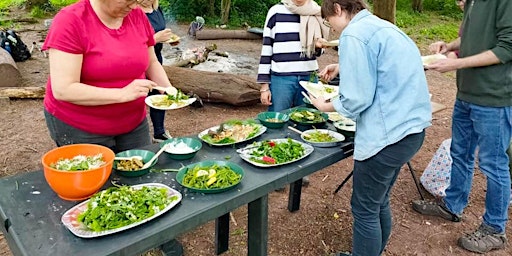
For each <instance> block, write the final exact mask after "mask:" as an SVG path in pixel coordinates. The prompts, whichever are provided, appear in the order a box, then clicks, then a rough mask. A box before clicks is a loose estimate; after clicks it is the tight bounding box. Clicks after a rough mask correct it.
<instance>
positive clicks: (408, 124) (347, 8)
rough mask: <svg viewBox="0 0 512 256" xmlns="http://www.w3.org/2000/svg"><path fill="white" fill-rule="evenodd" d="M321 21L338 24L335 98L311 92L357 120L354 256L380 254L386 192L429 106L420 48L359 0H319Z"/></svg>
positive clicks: (419, 135) (421, 130) (420, 135)
mask: <svg viewBox="0 0 512 256" xmlns="http://www.w3.org/2000/svg"><path fill="white" fill-rule="evenodd" d="M322 17H324V19H325V21H326V22H325V23H326V24H329V25H330V26H332V29H334V30H335V31H340V32H341V35H340V38H339V49H338V51H339V53H340V54H339V64H331V65H329V66H327V67H325V68H324V70H322V71H321V72H320V75H321V77H322V78H324V79H326V80H330V79H332V78H333V77H335V76H336V75H337V74H338V73H339V75H340V85H339V86H340V90H339V92H340V93H339V97H337V98H334V99H332V100H331V101H330V102H326V101H325V99H323V98H314V99H312V101H313V104H314V105H315V106H316V107H317V108H318V109H319V110H321V111H324V112H327V111H337V112H338V113H340V114H341V115H343V116H346V117H348V118H350V119H353V120H355V122H356V127H357V130H356V133H355V139H354V176H353V183H354V185H353V191H352V198H351V206H352V215H353V217H354V224H353V241H352V247H353V248H352V253H353V255H364V256H373V255H380V254H381V253H382V252H383V250H384V248H385V246H386V243H387V241H388V238H389V235H390V233H391V227H392V220H391V209H390V205H389V195H390V191H391V188H392V186H393V184H394V183H395V181H396V178H397V176H398V173H399V172H400V169H401V167H402V165H404V164H405V163H406V162H408V161H409V160H410V159H411V158H412V157H413V156H414V154H415V153H416V152H417V151H418V150H419V149H420V147H421V145H422V144H423V140H424V137H425V128H427V127H429V126H430V125H431V118H432V112H431V111H432V110H431V105H430V100H429V93H428V87H427V81H426V77H425V73H424V71H423V65H422V62H421V55H420V52H419V50H418V48H417V46H416V45H415V43H414V42H413V41H412V40H411V39H410V38H409V37H408V36H407V35H406V34H405V33H403V32H402V31H400V29H398V28H397V27H396V26H395V25H393V24H391V23H389V22H387V21H385V20H382V19H380V18H378V17H377V16H375V15H373V14H371V13H370V12H369V11H368V10H367V6H366V4H365V2H364V1H363V0H324V1H323V3H322Z"/></svg>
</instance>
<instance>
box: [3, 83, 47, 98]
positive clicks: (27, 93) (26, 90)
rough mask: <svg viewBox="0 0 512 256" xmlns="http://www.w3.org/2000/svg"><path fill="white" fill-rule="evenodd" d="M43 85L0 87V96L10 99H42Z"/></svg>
mask: <svg viewBox="0 0 512 256" xmlns="http://www.w3.org/2000/svg"><path fill="white" fill-rule="evenodd" d="M45 91H46V90H45V87H40V86H37V87H4V88H0V97H9V98H11V99H42V98H44V93H45Z"/></svg>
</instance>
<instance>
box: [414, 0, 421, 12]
mask: <svg viewBox="0 0 512 256" xmlns="http://www.w3.org/2000/svg"><path fill="white" fill-rule="evenodd" d="M412 10H413V11H415V12H422V11H423V0H412Z"/></svg>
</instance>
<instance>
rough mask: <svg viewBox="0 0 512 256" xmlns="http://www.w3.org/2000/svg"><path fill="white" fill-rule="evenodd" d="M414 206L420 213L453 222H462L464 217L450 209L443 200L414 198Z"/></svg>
mask: <svg viewBox="0 0 512 256" xmlns="http://www.w3.org/2000/svg"><path fill="white" fill-rule="evenodd" d="M412 208H413V209H414V210H415V211H417V212H419V213H420V214H423V215H431V216H437V217H441V218H443V219H446V220H449V221H453V222H460V221H461V219H462V216H459V215H457V214H454V213H451V212H450V211H448V209H446V206H445V205H444V203H443V202H437V201H427V200H414V201H412Z"/></svg>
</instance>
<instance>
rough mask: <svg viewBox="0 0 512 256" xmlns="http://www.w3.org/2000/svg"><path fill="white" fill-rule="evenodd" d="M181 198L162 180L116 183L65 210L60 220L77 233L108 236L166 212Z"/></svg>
mask: <svg viewBox="0 0 512 256" xmlns="http://www.w3.org/2000/svg"><path fill="white" fill-rule="evenodd" d="M181 198H182V195H181V193H180V192H178V191H177V190H175V189H172V188H170V187H168V186H166V185H164V184H160V183H145V184H139V185H135V186H113V187H110V188H108V189H106V190H102V191H100V192H98V193H96V194H94V195H93V196H92V197H91V198H90V199H89V200H87V201H84V202H81V203H79V204H78V205H75V206H74V207H73V208H71V209H69V210H68V211H66V212H65V213H64V215H62V218H61V221H62V223H63V224H64V226H66V228H68V229H69V231H71V233H73V234H74V235H76V236H78V237H82V238H94V237H99V236H106V235H110V234H114V233H117V232H121V231H124V230H127V229H130V228H133V227H136V226H138V225H141V224H144V223H146V222H148V221H150V220H152V219H154V218H156V217H158V216H160V215H162V214H164V213H166V212H167V211H169V210H170V209H172V208H173V207H174V206H176V205H177V204H178V203H179V202H180V201H181ZM107 216H108V217H107Z"/></svg>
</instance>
